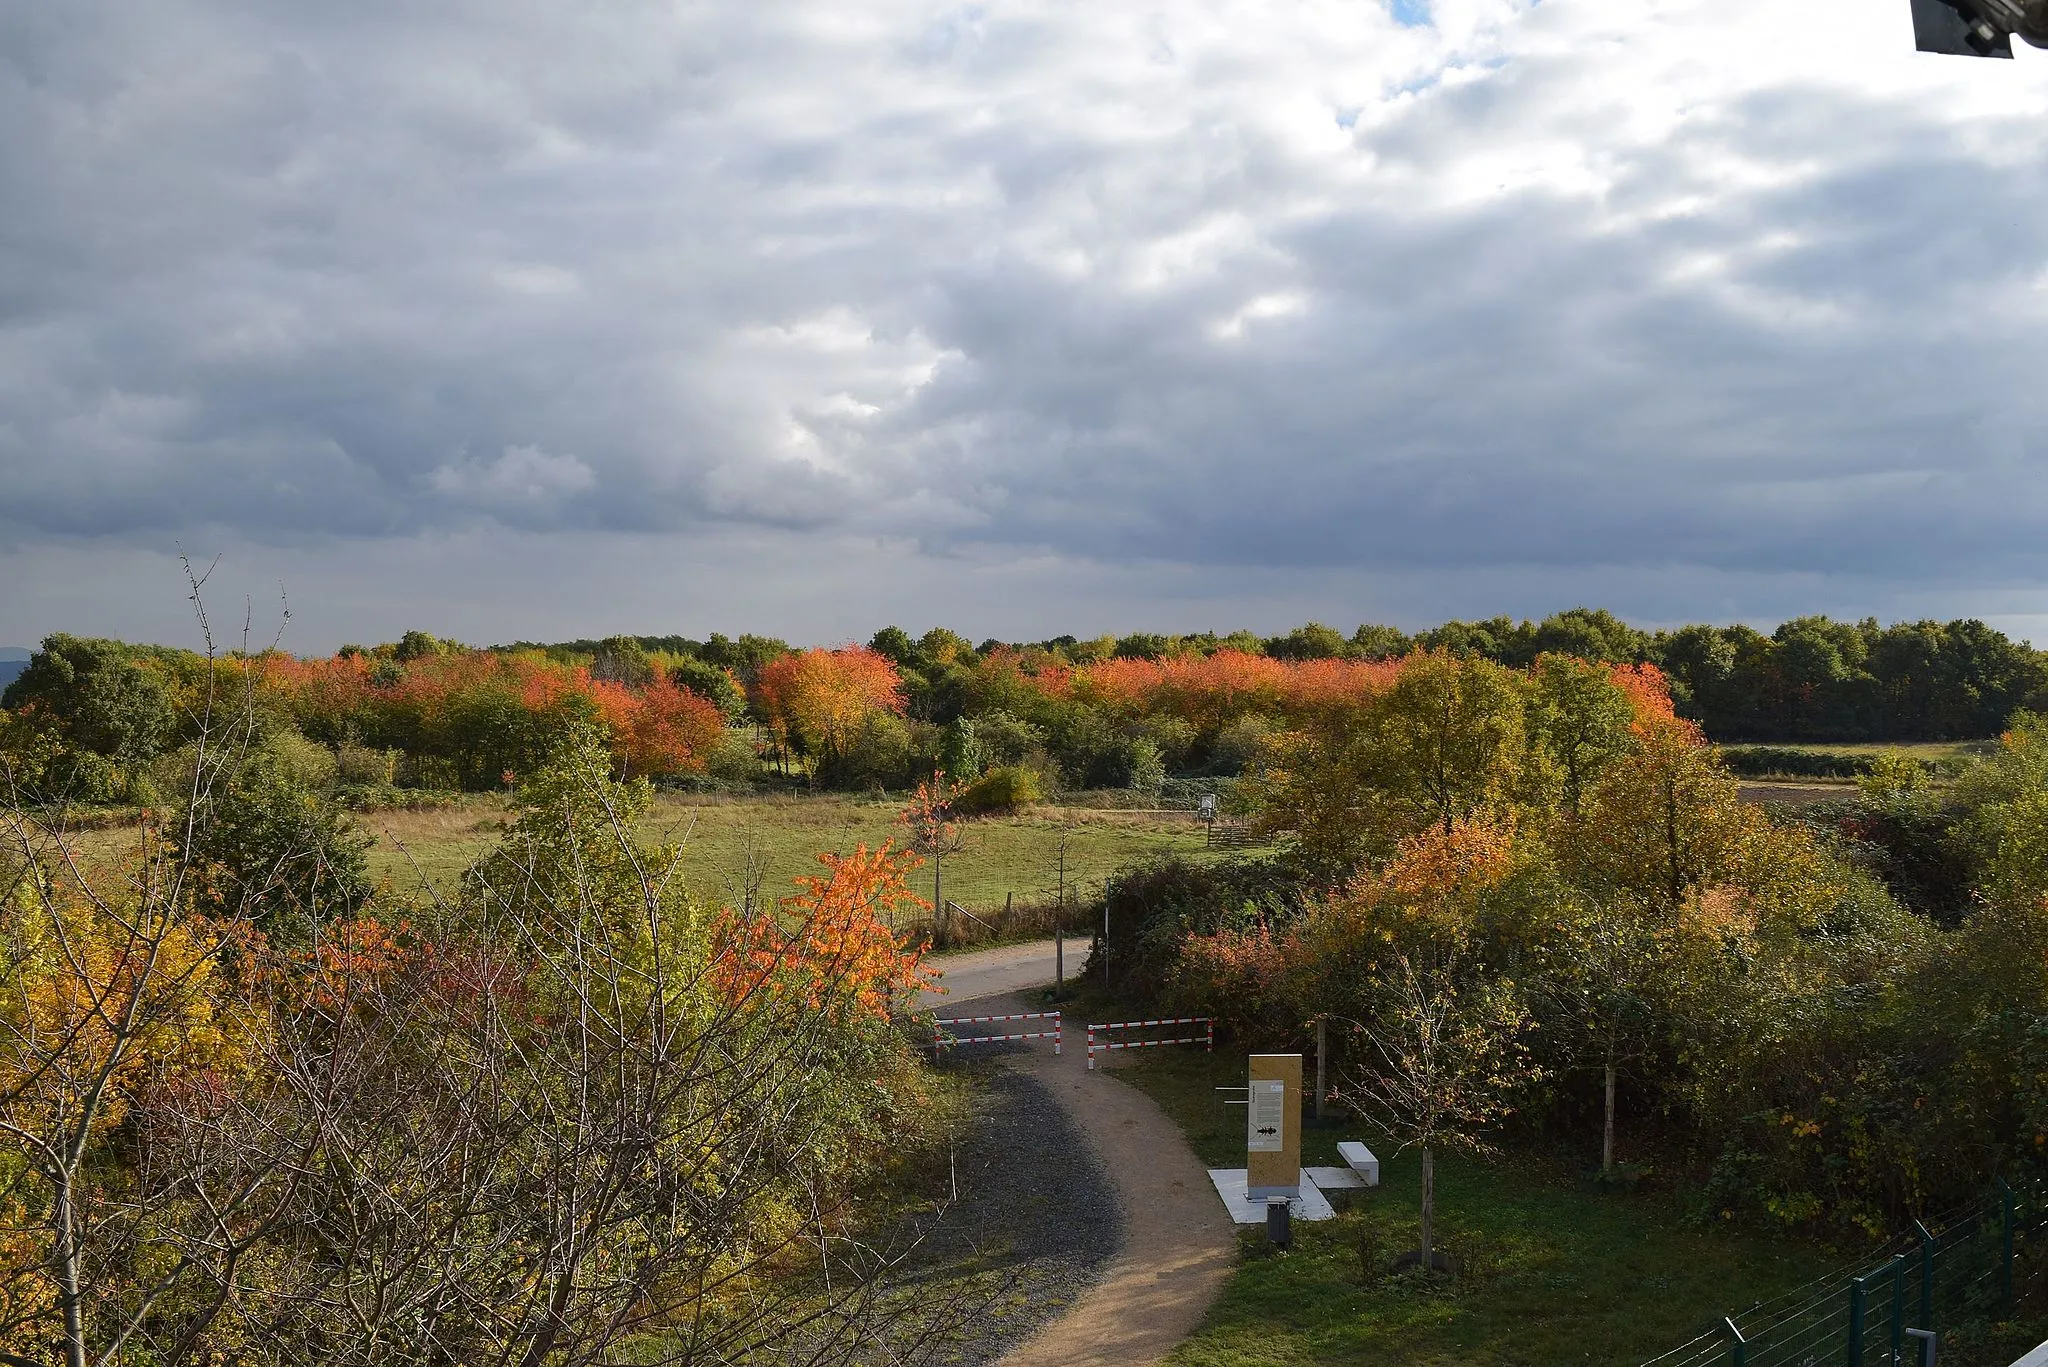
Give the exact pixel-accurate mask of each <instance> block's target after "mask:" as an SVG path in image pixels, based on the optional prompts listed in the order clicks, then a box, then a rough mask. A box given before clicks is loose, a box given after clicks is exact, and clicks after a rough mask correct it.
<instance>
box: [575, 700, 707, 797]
mask: <svg viewBox="0 0 2048 1367" xmlns="http://www.w3.org/2000/svg"><path fill="white" fill-rule="evenodd" d="M591 688H592V691H593V692H594V693H595V694H596V696H597V704H598V708H599V710H600V713H601V715H602V716H603V718H604V724H605V729H606V730H607V731H608V732H609V733H610V735H611V743H612V759H613V761H614V763H615V764H616V765H617V766H618V770H619V772H620V773H621V774H624V775H626V776H627V777H640V778H661V777H666V776H668V775H672V774H694V773H701V772H702V771H703V769H704V765H705V761H706V760H707V759H709V758H710V755H711V753H712V751H714V750H716V749H717V748H718V743H719V741H720V740H722V739H723V738H724V736H725V717H724V715H723V714H722V713H720V712H719V710H718V706H717V704H715V703H713V702H711V701H710V700H709V699H706V698H703V697H701V696H699V695H698V694H696V693H693V692H691V691H690V690H689V689H687V688H682V687H678V686H677V685H676V684H675V683H673V682H672V681H670V680H669V678H668V677H667V676H666V675H657V676H656V677H655V679H654V680H653V681H652V682H650V683H648V684H646V685H645V686H644V687H641V688H639V689H632V688H628V687H626V686H625V685H624V684H616V683H596V684H592V685H591Z"/></svg>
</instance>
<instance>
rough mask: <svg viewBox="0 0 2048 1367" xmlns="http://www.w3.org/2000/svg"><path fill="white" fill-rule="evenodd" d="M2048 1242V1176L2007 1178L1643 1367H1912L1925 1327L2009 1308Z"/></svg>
mask: <svg viewBox="0 0 2048 1367" xmlns="http://www.w3.org/2000/svg"><path fill="white" fill-rule="evenodd" d="M2042 1242H2048V1183H2043V1182H2040V1181H2036V1180H2024V1181H2016V1182H2015V1183H2012V1184H2008V1183H2006V1182H2000V1183H1999V1184H1998V1186H1997V1188H1996V1190H1994V1191H1993V1192H1992V1193H1991V1194H1990V1195H1989V1196H1988V1197H1986V1198H1985V1199H1984V1200H1982V1201H1979V1202H1976V1203H1974V1204H1972V1205H1969V1206H1966V1207H1964V1208H1962V1209H1960V1210H1956V1211H1952V1212H1950V1213H1949V1214H1947V1215H1945V1216H1941V1217H1938V1218H1936V1219H1934V1220H1929V1221H1921V1222H1916V1223H1915V1224H1914V1226H1913V1231H1912V1233H1910V1234H1907V1235H1904V1236H1902V1237H1900V1238H1898V1239H1895V1240H1893V1241H1892V1243H1890V1244H1889V1245H1887V1246H1885V1247H1884V1248H1882V1249H1878V1250H1876V1251H1875V1252H1873V1253H1871V1254H1869V1255H1866V1256H1865V1257H1863V1258H1861V1259H1859V1260H1858V1261H1857V1262H1855V1263H1854V1264H1851V1265H1850V1266H1848V1267H1845V1268H1842V1269H1839V1270H1837V1271H1835V1272H1833V1273H1830V1274H1828V1275H1827V1276H1825V1277H1821V1278H1819V1279H1817V1280H1815V1281H1812V1282H1808V1283H1807V1284H1806V1285H1804V1286H1802V1287H1798V1288H1796V1289H1795V1290H1792V1291H1788V1292H1786V1293H1785V1294H1784V1295H1782V1296H1779V1297H1777V1298H1776V1299H1775V1300H1770V1301H1764V1302H1761V1303H1759V1304H1756V1305H1753V1306H1751V1307H1750V1308H1749V1309H1747V1310H1744V1311H1740V1312H1738V1313H1736V1314H1733V1315H1730V1316H1728V1317H1727V1318H1725V1319H1723V1320H1722V1321H1721V1322H1720V1323H1719V1324H1717V1325H1716V1326H1715V1327H1714V1328H1712V1329H1709V1330H1708V1331H1706V1332H1705V1333H1703V1334H1701V1335H1700V1336H1699V1337H1697V1338H1695V1339H1693V1340H1692V1341H1691V1342H1689V1343H1685V1344H1682V1345H1680V1346H1679V1347H1677V1348H1674V1349H1672V1350H1671V1351H1670V1352H1668V1353H1666V1354H1664V1355H1663V1356H1662V1357H1658V1358H1652V1359H1651V1360H1650V1361H1649V1362H1647V1363H1645V1364H1644V1365H1643V1367H1838V1365H1839V1367H1911V1364H1915V1363H1918V1362H1920V1361H1921V1357H1920V1345H1921V1343H1922V1341H1923V1336H1922V1335H1916V1334H1914V1333H1913V1332H1911V1331H1913V1330H1923V1331H1932V1332H1933V1333H1935V1334H1937V1335H1940V1334H1943V1333H1945V1332H1947V1331H1948V1330H1949V1329H1951V1328H1953V1327H1954V1326H1955V1325H1957V1324H1959V1323H1961V1322H1963V1321H1965V1320H1974V1319H1984V1318H1991V1317H1996V1316H1998V1315H2000V1314H2002V1313H2004V1312H2007V1311H2009V1310H2010V1309H2011V1306H2012V1297H2013V1260H2014V1259H2015V1258H2016V1257H2018V1256H2019V1255H2020V1254H2021V1253H2023V1252H2025V1251H2026V1249H2027V1248H2028V1246H2029V1245H2030V1244H2036V1243H2042Z"/></svg>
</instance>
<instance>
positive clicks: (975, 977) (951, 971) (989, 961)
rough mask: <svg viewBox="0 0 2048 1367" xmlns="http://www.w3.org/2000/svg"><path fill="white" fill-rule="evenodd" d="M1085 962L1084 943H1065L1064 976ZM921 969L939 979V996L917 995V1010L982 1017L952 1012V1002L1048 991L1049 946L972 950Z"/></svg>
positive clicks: (1077, 972)
mask: <svg viewBox="0 0 2048 1367" xmlns="http://www.w3.org/2000/svg"><path fill="white" fill-rule="evenodd" d="M1087 961H1088V941H1087V940H1085V939H1076V940H1069V941H1067V976H1068V977H1069V978H1074V977H1078V976H1080V972H1081V967H1082V965H1083V964H1085V963H1087ZM925 966H926V967H927V968H931V969H934V970H936V971H937V972H938V973H939V974H940V975H941V981H942V982H943V984H944V986H945V989H946V990H945V991H943V992H920V993H919V994H918V997H917V1000H918V1005H920V1006H930V1007H935V1008H937V1009H938V1012H939V1014H940V1015H942V1016H957V1015H986V1014H989V1013H987V1012H962V1011H954V1010H952V1009H951V1005H952V1003H954V1002H967V1001H974V1000H975V999H977V998H980V997H994V996H998V995H1000V994H1002V993H1004V992H1021V991H1023V990H1024V989H1025V988H1027V987H1051V986H1052V979H1053V942H1052V941H1051V940H1032V941H1030V942H1028V943H1026V944H1021V945H1004V946H1002V947H1001V948H999V949H976V950H970V951H968V952H967V953H965V954H941V955H935V956H933V957H932V958H929V959H926V960H925Z"/></svg>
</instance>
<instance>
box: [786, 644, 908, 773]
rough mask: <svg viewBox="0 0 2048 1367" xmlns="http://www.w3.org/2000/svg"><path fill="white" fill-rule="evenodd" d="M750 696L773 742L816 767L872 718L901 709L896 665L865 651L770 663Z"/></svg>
mask: <svg viewBox="0 0 2048 1367" xmlns="http://www.w3.org/2000/svg"><path fill="white" fill-rule="evenodd" d="M754 691H755V696H756V701H757V703H758V705H759V707H760V709H761V711H762V713H763V714H764V715H765V716H766V717H767V718H768V725H769V729H770V730H772V731H773V732H774V734H775V737H776V739H777V740H778V741H779V742H781V743H782V744H784V745H786V746H788V747H789V748H790V749H792V750H794V751H795V752H796V753H798V754H800V755H805V756H808V757H809V758H810V759H811V760H812V761H813V764H814V767H815V766H822V765H826V764H829V763H831V762H832V761H833V760H835V759H838V758H840V757H842V756H843V755H844V754H845V753H846V750H847V747H848V746H850V745H851V744H852V743H853V741H854V739H855V738H856V737H857V736H858V735H859V734H860V731H861V728H862V727H863V726H865V725H866V724H867V723H868V721H869V720H870V719H871V718H873V717H874V716H875V715H876V714H878V713H889V714H900V713H901V712H902V710H903V681H902V677H901V676H900V675H898V674H897V672H896V666H895V665H893V664H891V663H890V662H889V659H888V657H887V656H885V655H882V654H880V653H879V652H877V651H874V650H870V649H869V648H868V647H866V646H846V647H843V648H841V649H839V650H822V649H813V650H805V651H799V652H797V653H795V654H792V655H784V656H782V657H781V658H779V659H776V660H771V661H769V662H768V663H767V664H765V665H763V666H762V667H761V672H760V674H759V676H758V677H757V678H756V679H755V681H754Z"/></svg>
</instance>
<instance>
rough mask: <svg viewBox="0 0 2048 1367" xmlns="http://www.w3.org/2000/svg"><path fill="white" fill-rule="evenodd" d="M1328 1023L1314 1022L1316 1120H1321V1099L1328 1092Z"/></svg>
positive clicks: (1322, 1021)
mask: <svg viewBox="0 0 2048 1367" xmlns="http://www.w3.org/2000/svg"><path fill="white" fill-rule="evenodd" d="M1329 1064H1330V1023H1329V1022H1328V1021H1326V1020H1322V1019H1320V1018H1318V1019H1317V1021H1316V1119H1317V1120H1321V1119H1322V1118H1323V1097H1324V1096H1325V1095H1327V1094H1328V1092H1329V1090H1330V1067H1329Z"/></svg>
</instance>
